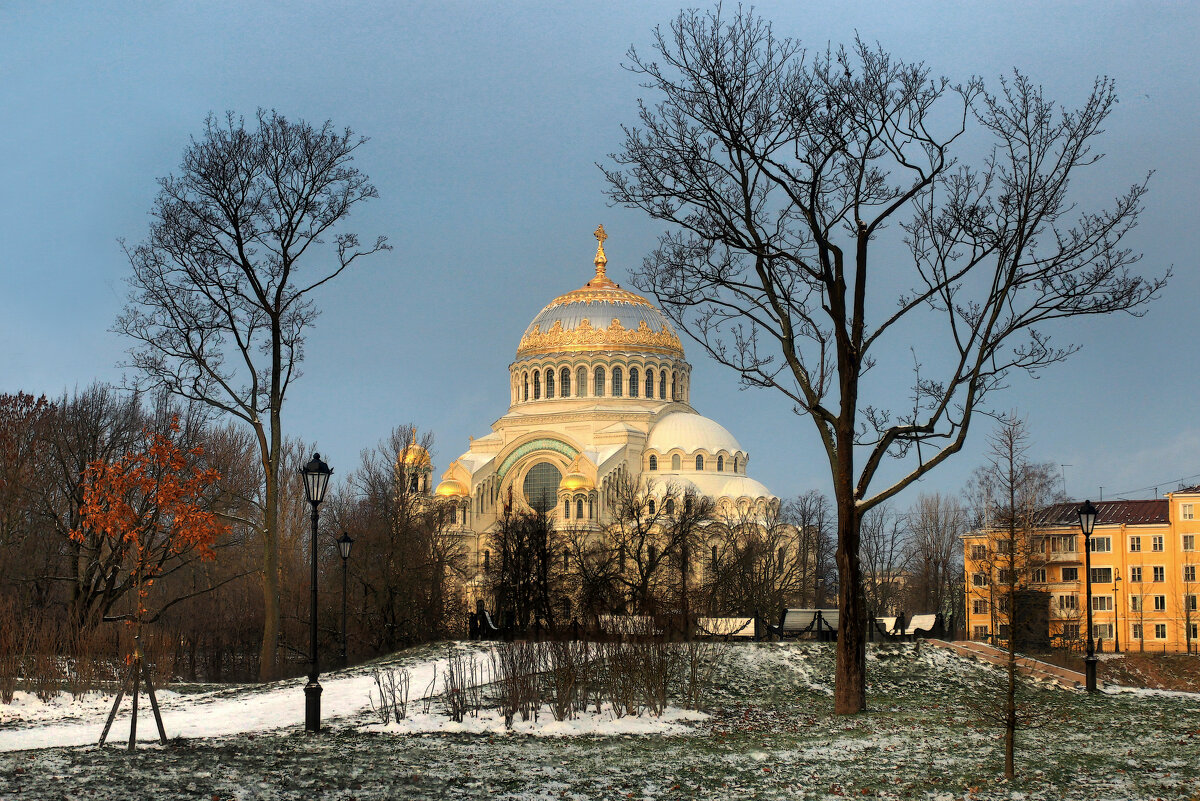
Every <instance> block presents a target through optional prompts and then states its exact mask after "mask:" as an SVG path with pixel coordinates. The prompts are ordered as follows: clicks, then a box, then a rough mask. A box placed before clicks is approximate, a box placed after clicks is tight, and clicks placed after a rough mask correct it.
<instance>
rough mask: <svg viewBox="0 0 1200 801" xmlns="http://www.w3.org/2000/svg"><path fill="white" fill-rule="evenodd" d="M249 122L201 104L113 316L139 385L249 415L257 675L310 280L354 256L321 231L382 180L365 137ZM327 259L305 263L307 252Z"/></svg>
mask: <svg viewBox="0 0 1200 801" xmlns="http://www.w3.org/2000/svg"><path fill="white" fill-rule="evenodd" d="M257 123H258V125H257V128H256V129H247V128H246V126H245V122H244V120H243V119H241V118H240V117H236V116H235V115H234V114H232V113H228V114H226V116H225V117H224V118H223V119H219V118H216V117H213V116H210V117H209V118H208V119H207V120H206V121H205V127H204V135H203V136H202V137H201V139H199V140H193V141H192V143H191V145H190V146H189V147H188V148H187V149H186V150H185V151H184V155H183V163H182V165H181V172H180V174H179V175H171V176H168V177H166V178H163V179H161V180H160V181H159V186H160V190H159V194H158V197H157V199H156V200H155V204H154V209H153V211H152V212H151V223H150V234H149V237H148V238H147V239H146V240H145V241H144V242H142V243H141V244H139V245H137V246H135V247H129V246H125V252H126V255H127V256H128V258H129V263H130V266H131V267H132V269H133V275H132V277H131V278H130V279H129V283H130V287H131V290H130V295H129V302H128V304H127V305H126V307H125V310H124V312H123V313H122V314H121V316H120V317H119V318H118V319H117V322H116V327H115V330H117V331H118V332H120V333H123V334H125V335H127V336H129V337H130V338H131V339H133V340H134V343H135V344H134V346H133V348H132V349H131V351H130V356H131V358H130V361H129V366H132V367H133V368H135V369H136V370H137V371H138V372H139V373H140V378H139V382H138V383H139V385H141V386H153V387H162V388H165V389H166V390H168V391H170V392H172V393H175V394H177V395H180V396H182V397H184V398H187V399H189V400H194V401H198V402H201V403H204V404H207V405H209V406H211V407H213V408H214V409H218V410H220V411H221V412H224V413H226V414H230V415H232V416H233V417H235V418H237V419H239V420H241V421H242V422H243V423H244V424H246V425H247V426H249V427H250V428H251V430H252V431H253V432H254V435H255V437H256V439H257V441H258V450H259V460H260V463H261V465H262V478H261V480H262V484H263V500H264V502H263V516H262V521H261V524H260V525H261V532H262V548H263V556H262V572H263V604H264V610H265V619H264V624H263V633H262V652H261V659H260V675H261V678H263V679H269V678H273V677H275V675H276V674H277V669H278V665H277V639H278V635H279V626H280V605H279V604H280V599H279V594H280V578H279V571H280V564H279V519H278V515H279V503H280V499H279V471H280V465H281V458H282V454H283V448H284V434H283V423H282V410H283V402H284V398H285V396H286V394H287V390H288V387H289V386H290V384H291V382H292V381H293V380H294V379H295V378H298V377H299V375H300V371H299V365H300V362H301V360H302V358H303V352H304V351H303V345H304V336H305V332H306V329H307V328H309V327H310V326H311V325H312V324H313V322H314V320H315V319H316V317H317V313H318V312H317V309H316V307H315V306H314V304H313V301H312V293H313V290H315V289H316V288H317V287H319V286H321V285H322V284H325V283H326V282H328V281H330V280H332V279H333V278H335V277H336V276H338V275H339V274H341V273H342V271H343V270H345V269H346V268H347V267H349V266H350V265H351V264H352V263H353V262H354V261H355V260H357V259H358V258H359V257H360V256H365V255H368V254H371V253H375V252H378V251H380V250H384V249H387V247H388V246H387V244H386V242H385V240H384V238H382V237H380V238H379V239H377V240H376V241H375V242H374V243H373V244H371V245H368V246H365V247H364V246H360V244H359V241H358V238H357V237H356V236H355V235H354V234H351V233H338V234H337V235H336V236H335V237H334V238H333V253H332V254H331V255H330V256H328V257H326V256H321V255H319V253H318V252H319V251H320V249H321V245H323V244H324V242H325V238H326V237H327V236H328V235H330V234H331V233H332V230H333V228H334V227H335V226H336V225H337V224H338V223H339V222H341V221H342V220H343V219H344V218H345V217H346V216H347V215H348V214H349V213H350V211H351V209H352V208H353V207H354V206H355V205H357V204H358V203H361V202H362V201H365V200H368V199H370V198H373V197H376V196H377V192H376V190H375V187H374V186H372V185H371V184H370V183H369V181H368V180H367V176H366V175H364V174H363V173H362V172H360V171H359V170H358V169H357V168H355V167H354V166H353V165H352V161H353V157H354V151H355V150H357V149H358V148H359V146H360V145H362V144H363V143H364V142H365V141H366V140H365V139H362V138H359V137H356V136H354V135H353V134H352V133H351V131H350V130H349V129H346V130H344V131H340V132H339V131H338V130H336V129H335V128H334V127H333V125H332V123H330V122H326V123H324V125H322V126H321V127H319V128H316V127H313V126H312V125H310V124H308V123H306V122H303V121H298V122H292V121H289V120H287V119H286V118H284V117H283V116H281V115H280V114H278V113H276V112H274V111H271V112H267V111H262V110H260V111H259V112H258V115H257ZM326 258H327V259H328V262H329V263H330V264H331V266H328V267H319V268H317V269H314V270H313V272H312V273H311V274H308V275H307V276H306V275H305V270H304V269H302V268H303V267H305V265H306V264H307V263H309V262H315V263H317V264H320V263H321V261H323V260H325V259H326Z"/></svg>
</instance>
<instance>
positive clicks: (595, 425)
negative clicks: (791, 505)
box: [436, 226, 779, 571]
mask: <svg viewBox="0 0 1200 801" xmlns="http://www.w3.org/2000/svg"><path fill="white" fill-rule="evenodd" d="M595 236H596V239H597V240H598V246H597V249H596V257H595V260H594V268H595V274H594V276H593V277H592V278H591V280H589V281H588V282H587V283H586V284H584V285H583V286H582V287H580V288H579V289H576V290H574V291H571V292H567V293H566V294H564V295H560V296H559V297H556V298H554V299H553V300H552V301H550V303H548V304H547V305H546V306H545V308H543V309H542V310H541V311H540V312H539V313H538V314H537V315H536V316H535V317H534V318H533V321H532V322H531V323H530V324H529V326H528V327H527V328H526V330H525V332H524V333H523V334H522V336H521V338H520V342H519V344H518V345H517V351H516V357H515V358H514V359H513V361H512V363H511V364H510V365H509V385H508V402H509V406H508V410H507V412H505V414H504V415H503V416H501V417H500V418H499V419H498V420H497V421H496V422H495V423H493V424H492V430H491V432H490V433H488V434H487V435H485V436H482V437H478V438H473V439H472V440H471V442H470V447H469V448H468V450H467V451H466V452H465V453H463V454H462V455H461V456H459V457H458V458H457V459H455V460H454V461H453V462H451V463H450V464H449V466H448V467H447V468H446V470H445V471H444V473H443V474H442V477H441V482H440V483H439V484H438V486H437V489H436V495H437V496H439V497H440V498H442V499H446V500H447V501H449V502H451V503H453V504H454V506H455V515H454V520H455V523H454V526H453V527H452V528H451V529H450V532H449V533H455V532H456V533H457V534H458V535H459V536H461V537H463V539H464V541H465V544H466V545H467V548H468V561H469V562H470V563H471V564H472V565H474V568H475V570H476V571H478V570H482V569H483V567H484V563H485V562H486V560H487V556H488V533H489V531H492V530H493V529H494V528H495V526H496V525H497V523H498V519H499V517H500V514H501V512H502V510H503V504H504V503H506V502H508V499H509V498H510V497H511V499H512V503H513V504H514V505H515V506H517V507H518V508H520V509H533V510H537V511H541V512H545V513H547V514H549V515H550V516H551V517H552V518H553V520H554V523H555V525H556V526H558V527H567V526H570V527H571V528H572V529H576V530H578V529H592V530H595V531H597V532H600V531H601V530H603V527H604V525H605V524H606V522H608V520H609V519H610V517H611V511H612V509H611V504H612V503H613V502H614V490H615V489H616V487H617V486H618V484H619V483H620V482H626V481H634V482H636V481H639V480H644V481H645V482H646V486H647V488H648V491H649V494H650V496H651V498H654V497H658V498H663V499H665V500H664V501H663V502H664V503H667V504H672V503H674V500H673V498H671V497H668V490H672V491H673V494H674V495H677V496H682V495H685V494H687V493H689V492H691V493H695V494H698V495H703V496H707V497H709V498H712V499H713V500H714V502H715V504H716V510H717V513H718V514H719V515H725V516H728V517H733V516H742V517H743V518H748V517H751V516H753V515H755V514H761V513H766V512H768V511H771V510H774V509H777V508H778V503H779V501H778V499H777V498H776V497H775V496H774V495H772V494H771V492H770V491H769V490H768V489H767V488H766V487H765V486H763V485H762V484H761V483H759V482H758V481H755V480H754V479H752V478H750V477H749V475H748V467H749V462H750V455H749V453H747V452H746V450H745V449H744V448H743V447H742V446H741V444H739V443H738V441H737V439H735V438H734V436H733V435H732V434H730V432H729V431H727V430H726V429H725V428H724V427H723V426H722V425H720V424H719V423H717V422H716V421H714V420H710V419H709V418H707V417H704V416H702V415H700V414H699V413H697V411H696V410H695V409H694V408H693V407H692V406H691V403H690V398H691V373H692V369H691V365H690V364H688V362H687V360H686V358H685V356H684V351H683V344H682V343H681V341H680V339H679V336H678V334H677V333H676V332H675V330H674V328H673V327H672V326H671V324H670V323H669V322H668V320H667V318H666V317H665V316H664V315H663V314H662V313H661V312H660V311H659V310H658V309H656V308H655V307H654V306H653V305H651V303H650V302H649V301H648V300H646V299H645V298H644V297H642V296H640V295H638V294H635V293H633V292H630V291H628V290H626V289H622V288H621V286H620V285H618V284H617V283H616V282H614V281H613V280H612V279H611V278H609V277H608V274H607V264H608V259H607V257H606V255H605V252H604V241H605V239H606V238H607V236H606V234H605V232H604V227H603V226H600V227H599V228H597V229H596V232H595ZM666 511H667V512H668V513H669V512H670V511H671V510H670V508H669V507H668V508H667V509H666Z"/></svg>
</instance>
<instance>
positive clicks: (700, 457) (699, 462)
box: [696, 453, 704, 470]
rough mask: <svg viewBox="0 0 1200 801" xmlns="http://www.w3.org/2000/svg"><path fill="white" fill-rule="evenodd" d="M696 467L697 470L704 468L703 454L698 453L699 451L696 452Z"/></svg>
mask: <svg viewBox="0 0 1200 801" xmlns="http://www.w3.org/2000/svg"><path fill="white" fill-rule="evenodd" d="M696 469H697V470H703V469H704V456H703V455H702V454H699V453H698V454H696Z"/></svg>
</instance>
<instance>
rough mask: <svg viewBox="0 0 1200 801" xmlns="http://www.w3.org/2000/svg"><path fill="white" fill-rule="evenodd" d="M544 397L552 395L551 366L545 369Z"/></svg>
mask: <svg viewBox="0 0 1200 801" xmlns="http://www.w3.org/2000/svg"><path fill="white" fill-rule="evenodd" d="M546 397H547V398H553V397H554V370H553V368H551V369H549V370H547V371H546Z"/></svg>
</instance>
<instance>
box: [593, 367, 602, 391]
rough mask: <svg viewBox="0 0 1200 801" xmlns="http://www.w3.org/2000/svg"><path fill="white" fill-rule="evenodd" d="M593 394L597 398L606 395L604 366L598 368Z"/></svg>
mask: <svg viewBox="0 0 1200 801" xmlns="http://www.w3.org/2000/svg"><path fill="white" fill-rule="evenodd" d="M592 394H593V395H595V396H596V397H597V398H603V397H604V368H603V367H597V368H596V383H595V390H594V391H593V392H592Z"/></svg>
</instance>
